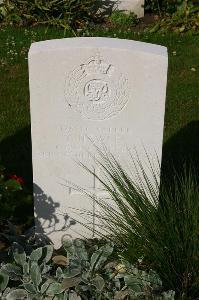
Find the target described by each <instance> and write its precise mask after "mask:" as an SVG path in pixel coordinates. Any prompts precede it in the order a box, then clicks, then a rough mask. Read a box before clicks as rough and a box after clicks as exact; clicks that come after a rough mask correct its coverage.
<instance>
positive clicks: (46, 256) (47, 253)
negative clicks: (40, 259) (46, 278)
mask: <svg viewBox="0 0 199 300" xmlns="http://www.w3.org/2000/svg"><path fill="white" fill-rule="evenodd" d="M43 253H44V261H45V262H46V263H47V262H49V260H50V259H51V257H52V254H53V246H52V245H47V246H45V247H43Z"/></svg>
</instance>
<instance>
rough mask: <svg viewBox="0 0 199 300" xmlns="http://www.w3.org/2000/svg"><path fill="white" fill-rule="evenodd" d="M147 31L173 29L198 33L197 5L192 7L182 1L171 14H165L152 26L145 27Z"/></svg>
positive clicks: (180, 31) (198, 14) (198, 11)
mask: <svg viewBox="0 0 199 300" xmlns="http://www.w3.org/2000/svg"><path fill="white" fill-rule="evenodd" d="M147 31H148V32H150V33H154V32H157V31H160V32H167V31H174V32H178V33H184V32H187V31H188V32H190V33H193V34H198V33H199V6H198V7H194V6H193V5H190V4H189V3H188V2H183V3H182V5H181V6H178V8H177V11H176V12H175V13H173V14H172V15H171V16H165V17H164V18H162V19H160V21H158V22H157V23H156V24H155V25H154V26H153V27H152V28H149V29H147Z"/></svg>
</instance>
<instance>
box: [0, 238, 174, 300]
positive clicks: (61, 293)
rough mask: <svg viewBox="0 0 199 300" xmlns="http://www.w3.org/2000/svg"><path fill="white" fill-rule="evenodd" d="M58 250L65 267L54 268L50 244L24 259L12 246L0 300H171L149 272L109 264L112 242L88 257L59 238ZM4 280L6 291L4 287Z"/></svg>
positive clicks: (79, 245) (0, 280)
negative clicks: (11, 259)
mask: <svg viewBox="0 0 199 300" xmlns="http://www.w3.org/2000/svg"><path fill="white" fill-rule="evenodd" d="M63 247H64V249H65V250H66V252H67V264H66V265H65V266H64V267H63V265H59V266H58V267H57V268H56V263H55V262H56V259H55V257H56V256H55V257H53V259H52V260H51V257H52V254H53V247H52V246H51V245H48V246H45V247H43V248H38V249H36V250H33V251H32V253H31V254H30V256H27V255H26V253H25V252H24V251H23V248H22V247H21V246H19V245H18V244H16V243H15V244H14V245H13V257H14V262H13V263H12V264H11V263H7V264H2V267H1V269H0V296H1V299H2V300H9V299H10V300H14V299H32V300H38V299H49V300H50V299H51V300H52V299H57V300H69V299H71V300H91V299H93V300H105V299H107V300H108V299H110V300H111V299H112V300H113V299H115V300H122V299H145V300H150V299H154V300H156V299H157V300H164V299H168V300H173V299H174V293H173V292H172V291H167V292H163V290H162V283H161V280H160V279H159V277H158V276H157V274H156V273H155V272H153V271H151V270H150V271H149V272H148V273H147V272H144V271H141V270H138V269H137V268H136V267H135V266H132V265H130V264H129V263H128V262H126V261H124V262H122V264H117V263H116V262H115V261H111V262H110V261H109V258H110V256H111V254H112V252H113V244H112V243H107V244H105V245H103V246H101V247H98V246H95V249H94V252H93V253H92V254H91V255H89V254H88V252H87V250H86V247H85V244H84V242H83V241H81V240H74V241H71V240H65V241H64V242H63ZM52 261H53V262H54V264H53V265H52ZM9 280H11V281H12V284H11V286H12V288H10V287H7V286H8V283H9ZM151 297H153V298H151Z"/></svg>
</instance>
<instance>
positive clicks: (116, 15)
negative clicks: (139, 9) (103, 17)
mask: <svg viewBox="0 0 199 300" xmlns="http://www.w3.org/2000/svg"><path fill="white" fill-rule="evenodd" d="M109 20H110V22H111V24H112V25H116V26H133V25H136V24H137V23H138V22H139V21H138V19H137V17H136V15H135V14H134V13H132V12H130V13H124V12H122V11H119V10H118V11H114V12H113V13H112V14H111V16H110V18H109Z"/></svg>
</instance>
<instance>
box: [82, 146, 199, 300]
mask: <svg viewBox="0 0 199 300" xmlns="http://www.w3.org/2000/svg"><path fill="white" fill-rule="evenodd" d="M100 155H101V158H102V159H101V160H100V162H99V163H100V166H101V168H102V170H103V173H104V174H103V176H100V177H99V176H97V175H96V174H94V173H93V171H92V170H89V169H88V168H87V167H85V166H84V167H85V168H86V169H87V170H88V171H89V172H90V173H92V174H93V175H94V176H95V177H97V179H98V180H99V181H100V182H101V183H102V185H103V188H104V190H105V191H107V192H108V194H109V197H110V198H111V199H112V201H113V202H114V205H115V206H110V204H108V202H107V201H106V199H102V198H99V197H97V196H95V195H93V194H89V193H88V192H87V195H88V196H89V197H91V198H92V199H93V200H94V201H95V202H96V203H97V205H99V207H100V213H99V214H98V215H96V216H95V217H96V218H98V219H99V223H101V224H103V230H99V232H98V233H99V234H101V235H102V236H103V235H104V236H106V237H107V236H108V237H109V238H110V239H112V240H113V241H114V242H115V243H116V245H117V249H118V250H119V252H120V254H121V255H122V256H123V257H124V258H125V259H127V260H128V261H129V262H132V263H134V262H136V261H137V260H138V259H139V258H143V263H144V265H145V267H146V268H148V269H150V268H151V269H153V270H154V271H156V272H157V273H158V274H159V276H160V278H161V280H162V282H163V285H164V288H165V289H170V290H174V291H175V293H176V299H189V297H190V298H192V299H196V298H198V297H199V189H198V185H197V178H196V172H194V168H190V167H189V168H186V167H184V171H183V173H181V174H179V173H178V172H177V171H176V170H174V168H172V166H171V168H170V174H167V175H166V174H161V183H160V184H159V180H158V176H159V175H158V173H159V172H156V171H154V169H153V167H152V166H151V171H152V174H153V178H152V180H151V179H149V176H148V175H147V173H146V172H145V170H144V168H143V166H142V164H141V163H140V162H138V165H139V170H138V169H137V171H136V172H137V174H139V175H138V178H139V180H138V182H135V181H134V180H133V179H132V178H131V176H130V175H129V173H127V172H126V171H125V170H124V168H123V167H122V166H121V164H120V163H119V162H118V161H117V160H116V159H115V158H114V156H113V155H111V154H110V153H107V152H106V153H102V152H101V153H100ZM134 166H135V164H134ZM140 174H141V175H140ZM150 178H151V177H150ZM109 203H110V202H109Z"/></svg>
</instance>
